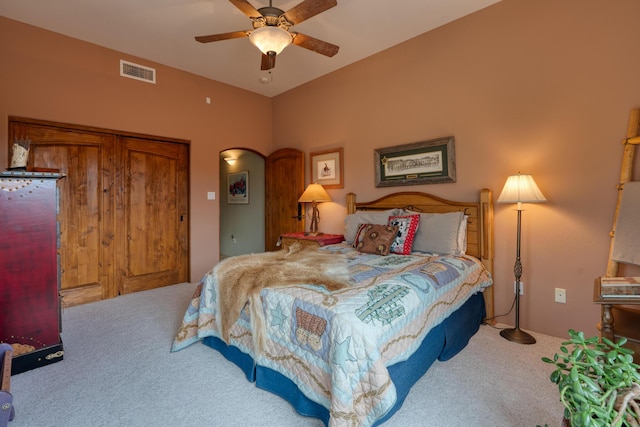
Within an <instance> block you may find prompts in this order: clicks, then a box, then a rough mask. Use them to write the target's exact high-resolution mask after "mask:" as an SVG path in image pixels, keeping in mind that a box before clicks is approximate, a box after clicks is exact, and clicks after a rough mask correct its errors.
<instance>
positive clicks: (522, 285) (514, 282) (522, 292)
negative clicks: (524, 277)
mask: <svg viewBox="0 0 640 427" xmlns="http://www.w3.org/2000/svg"><path fill="white" fill-rule="evenodd" d="M513 293H514V294H515V293H516V281H515V280H514V281H513ZM520 295H524V283H522V282H520Z"/></svg>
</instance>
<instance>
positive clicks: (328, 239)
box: [280, 233, 344, 251]
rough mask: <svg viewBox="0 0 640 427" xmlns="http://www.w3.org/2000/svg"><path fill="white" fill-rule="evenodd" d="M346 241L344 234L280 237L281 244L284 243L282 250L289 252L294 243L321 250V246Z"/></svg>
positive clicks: (299, 234)
mask: <svg viewBox="0 0 640 427" xmlns="http://www.w3.org/2000/svg"><path fill="white" fill-rule="evenodd" d="M343 240H344V236H343V235H342V234H324V233H323V234H318V235H317V236H312V235H309V234H308V233H286V234H283V235H281V236H280V242H281V243H282V249H283V250H285V251H288V250H289V247H290V246H291V245H292V244H293V243H294V242H300V244H301V245H302V246H303V247H314V248H319V247H320V246H325V245H332V244H334V243H340V242H342V241H343Z"/></svg>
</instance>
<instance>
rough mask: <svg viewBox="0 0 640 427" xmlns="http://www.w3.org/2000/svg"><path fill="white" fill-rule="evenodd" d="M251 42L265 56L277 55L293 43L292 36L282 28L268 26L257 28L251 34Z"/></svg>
mask: <svg viewBox="0 0 640 427" xmlns="http://www.w3.org/2000/svg"><path fill="white" fill-rule="evenodd" d="M249 41H251V43H253V44H254V45H255V46H256V47H257V48H258V49H260V51H261V52H262V53H264V54H265V55H267V54H269V52H274V53H275V54H276V55H277V54H279V53H280V52H282V50H283V49H284V48H285V47H287V46H289V45H290V44H291V42H292V41H293V40H292V38H291V34H290V33H289V32H288V31H287V30H283V29H282V28H280V27H274V26H267V27H260V28H256V29H255V30H253V31H252V32H251V34H249Z"/></svg>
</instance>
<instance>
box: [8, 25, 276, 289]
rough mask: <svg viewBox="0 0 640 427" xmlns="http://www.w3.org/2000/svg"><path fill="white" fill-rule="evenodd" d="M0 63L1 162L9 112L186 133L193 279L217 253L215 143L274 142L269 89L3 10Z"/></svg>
mask: <svg viewBox="0 0 640 427" xmlns="http://www.w3.org/2000/svg"><path fill="white" fill-rule="evenodd" d="M120 59H125V60H129V61H132V62H134V63H137V64H141V65H145V66H150V67H153V68H156V69H157V84H155V85H153V84H149V83H145V82H139V81H136V80H132V79H128V78H123V77H120V71H119V67H120V65H119V61H120ZM0 64H1V65H0V167H1V168H4V167H6V166H7V165H8V161H7V117H8V116H19V117H29V118H35V119H42V120H51V121H58V122H65V123H74V124H82V125H86V126H95V127H101V128H108V129H116V130H124V131H129V132H139V133H144V134H150V135H160V136H166V137H173V138H182V139H187V140H190V141H191V156H190V163H191V183H190V185H191V194H190V197H191V199H190V204H191V280H192V281H197V280H199V279H200V277H201V276H202V275H203V274H204V273H205V272H207V271H208V270H209V269H210V268H211V267H212V266H213V265H214V263H215V262H217V260H218V256H219V236H218V219H219V201H220V186H219V175H218V169H219V155H218V153H219V152H220V150H223V149H225V148H229V147H242V146H251V147H253V148H254V149H255V150H256V151H259V152H262V153H264V154H269V153H270V152H271V149H270V145H271V100H270V99H269V98H266V97H263V96H260V95H256V94H253V93H250V92H247V91H244V90H240V89H238V88H234V87H231V86H228V85H225V84H222V83H219V82H215V81H212V80H209V79H205V78H201V77H198V76H195V75H193V74H189V73H185V72H183V71H179V70H176V69H173V68H169V67H165V66H162V65H160V64H155V63H152V62H149V61H146V60H143V59H140V58H135V57H131V56H128V55H125V54H122V53H119V52H116V51H113V50H109V49H105V48H102V47H99V46H96V45H92V44H89V43H85V42H81V41H78V40H75V39H72V38H69V37H65V36H62V35H59V34H56V33H52V32H49V31H45V30H42V29H38V28H36V27H32V26H28V25H24V24H21V23H18V22H16V21H12V20H8V19H6V18H3V17H0ZM205 97H210V98H211V100H212V102H211V104H210V105H207V104H206V103H205ZM254 129H260V132H255V131H254ZM208 191H215V192H216V194H217V195H218V197H217V200H216V201H208V200H207V197H206V195H207V192H208Z"/></svg>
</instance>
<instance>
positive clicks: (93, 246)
mask: <svg viewBox="0 0 640 427" xmlns="http://www.w3.org/2000/svg"><path fill="white" fill-rule="evenodd" d="M15 137H18V138H23V139H24V138H28V139H30V140H31V150H30V153H29V162H28V164H29V166H37V167H41V168H54V169H59V170H60V172H61V173H62V174H64V175H65V177H64V178H62V179H61V180H60V182H59V184H58V186H59V191H60V199H61V200H62V203H60V207H59V208H60V213H59V218H60V240H61V242H62V244H61V245H60V248H59V255H60V294H61V296H62V304H63V306H70V305H75V304H82V303H86V302H91V301H98V300H101V299H103V298H109V297H113V296H115V295H116V287H115V282H114V265H113V244H112V243H113V242H112V239H113V233H114V230H113V225H114V216H113V215H114V209H113V206H114V205H113V200H112V199H113V198H112V197H110V193H111V191H112V186H113V177H112V176H111V173H110V170H112V169H113V155H111V151H110V150H111V148H110V147H111V146H113V141H114V137H113V136H112V135H105V134H100V133H94V132H90V131H80V130H71V129H65V128H64V127H55V126H47V125H43V124H42V125H41V124H38V123H20V122H11V123H10V126H9V138H10V139H9V140H10V141H13V139H14V138H15ZM35 256H37V254H35Z"/></svg>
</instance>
